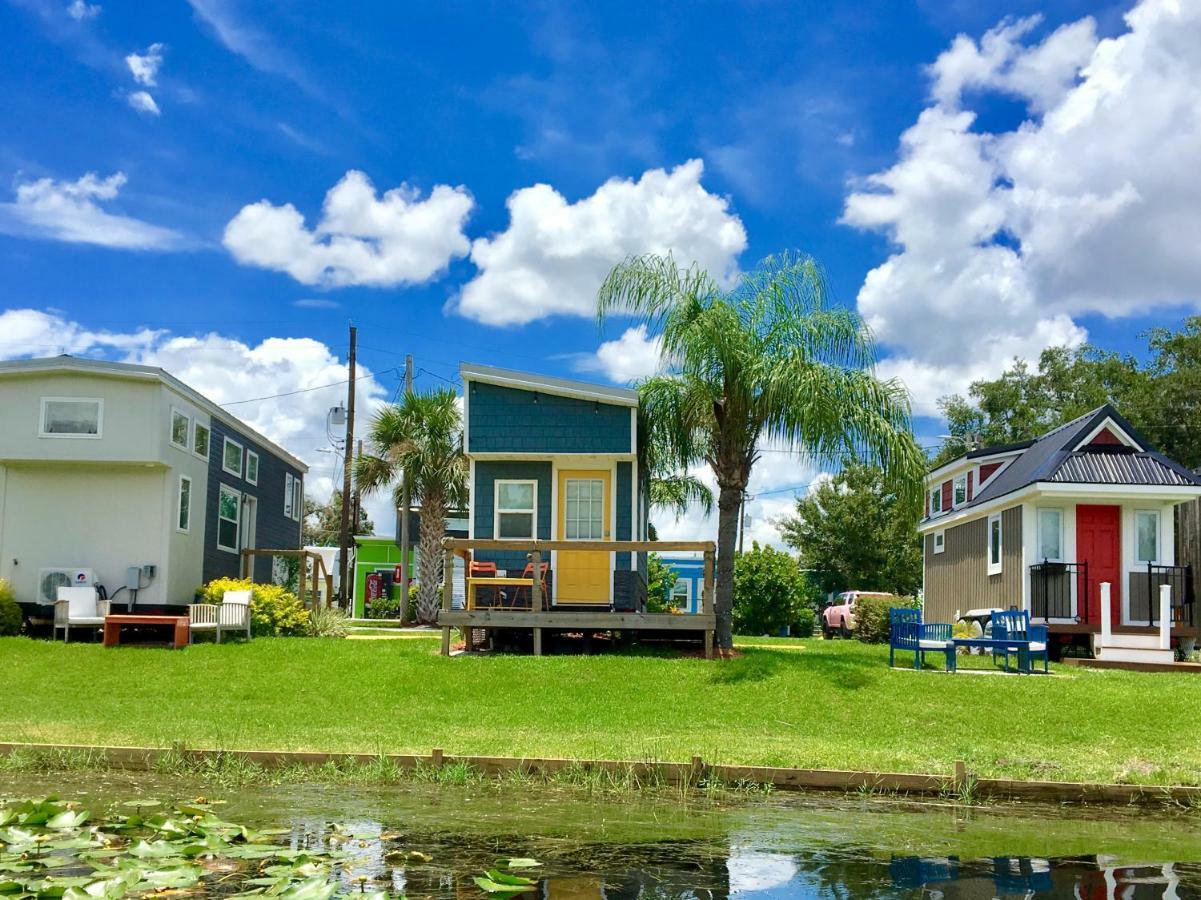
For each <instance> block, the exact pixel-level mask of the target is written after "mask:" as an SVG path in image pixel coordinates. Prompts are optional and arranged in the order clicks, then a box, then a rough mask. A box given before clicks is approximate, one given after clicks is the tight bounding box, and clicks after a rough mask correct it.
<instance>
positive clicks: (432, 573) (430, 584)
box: [417, 497, 446, 625]
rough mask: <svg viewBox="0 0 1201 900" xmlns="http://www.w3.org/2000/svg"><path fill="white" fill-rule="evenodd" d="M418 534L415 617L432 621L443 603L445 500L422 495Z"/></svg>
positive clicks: (435, 619)
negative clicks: (440, 500)
mask: <svg viewBox="0 0 1201 900" xmlns="http://www.w3.org/2000/svg"><path fill="white" fill-rule="evenodd" d="M418 530H419V531H420V536H419V537H418V540H417V546H418V550H417V552H418V555H419V556H420V559H419V560H418V568H419V571H418V575H417V621H418V623H420V624H421V625H433V624H435V623H436V622H437V621H438V610H439V609H440V608H441V606H442V556H443V554H442V535H443V532H445V530H446V506H445V504H443V503H441V502H439V501H438V500H434V501H432V502H431V500H430V498H428V497H425V498H423V499H422V502H421V519H420V528H419V529H418Z"/></svg>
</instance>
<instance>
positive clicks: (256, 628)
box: [200, 578, 309, 637]
mask: <svg viewBox="0 0 1201 900" xmlns="http://www.w3.org/2000/svg"><path fill="white" fill-rule="evenodd" d="M247 589H249V590H250V633H251V634H253V635H254V636H255V637H293V636H296V635H304V634H308V626H309V611H308V610H307V609H305V608H304V606H302V605H301V603H300V601H299V600H298V599H296V595H295V594H293V593H291V592H290V591H288V590H287V589H286V588H283V587H280V586H279V585H275V584H252V583H251V581H250V580H249V579H247V578H217V579H215V580H213V581H210V582H209V583H208V584H206V585H205V586H204V587H203V588H201V589H200V596H201V598H202V602H204V603H220V602H221V601H222V598H224V597H225V592H226V591H244V590H247Z"/></svg>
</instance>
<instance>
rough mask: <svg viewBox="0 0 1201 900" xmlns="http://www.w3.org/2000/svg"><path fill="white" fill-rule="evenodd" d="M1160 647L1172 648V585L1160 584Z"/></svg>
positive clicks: (1162, 648)
mask: <svg viewBox="0 0 1201 900" xmlns="http://www.w3.org/2000/svg"><path fill="white" fill-rule="evenodd" d="M1159 649H1160V650H1171V649H1172V586H1171V585H1170V584H1161V585H1160V586H1159Z"/></svg>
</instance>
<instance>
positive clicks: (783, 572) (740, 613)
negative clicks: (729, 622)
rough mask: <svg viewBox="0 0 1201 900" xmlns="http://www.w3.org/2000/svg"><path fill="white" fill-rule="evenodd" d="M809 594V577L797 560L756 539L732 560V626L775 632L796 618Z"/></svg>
mask: <svg viewBox="0 0 1201 900" xmlns="http://www.w3.org/2000/svg"><path fill="white" fill-rule="evenodd" d="M808 594H809V583H808V580H807V579H806V578H805V573H804V572H802V571H801V569H800V567H799V566H798V565H797V563H796V560H795V559H793V558H792V557H791V556H789V555H788V554H787V553H784V552H783V551H780V550H775V549H773V548H771V547H760V546H759V544H758V542H756V543H754V544H753V545H752V547H751V550H750V551H749V552H747V553H743V554H741V555H740V556H739V557H738V558H737V560H735V562H734V629H735V631H737V632H738V633H740V634H775V633H776V632H778V631H779V630H780V629H782V628H784V627H785V626H788V625H792V624H794V623H797V622H798V617H799V616H800V611H801V610H802V609H806V608H807V602H806V601H807V598H808ZM810 633H812V632H810Z"/></svg>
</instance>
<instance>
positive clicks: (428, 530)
mask: <svg viewBox="0 0 1201 900" xmlns="http://www.w3.org/2000/svg"><path fill="white" fill-rule="evenodd" d="M367 451H368V452H367V453H366V454H365V455H363V456H360V457H359V459H358V460H357V462H356V463H355V477H356V479H357V480H358V485H359V487H360V489H361V490H362V491H363V492H364V493H368V494H369V493H374V492H376V491H380V490H383V489H385V488H387V487H388V486H393V488H394V493H395V497H396V505H397V507H398V508H399V507H400V505H401V499H400V498H401V496H402V487H401V485H402V484H404V483H407V484H408V486H409V495H410V497H411V498H412V500H413V502H415V503H417V504H419V505H420V507H421V513H420V518H419V529H418V530H419V536H418V539H417V547H418V556H419V557H420V563H419V567H418V574H417V621H419V622H422V623H424V624H433V623H434V622H436V621H437V619H438V606H439V602H438V601H439V585H440V584H441V582H442V535H443V533H444V532H445V529H446V511H447V510H448V509H452V508H453V509H458V508H461V507H463V506H464V505H466V503H467V457H466V456H464V455H463V420H462V415H461V414H460V412H459V406H458V403H457V402H456V400H455V392H454V390H453V389H451V388H445V389H443V390H436V391H430V392H428V393H420V394H419V393H415V392H413V391H406V392H405V395H404V397H403V399H402V400H401V401H400V403H395V404H389V405H388V406H385V407H384V408H383V409H381V410H380V411H379V412H378V413H377V414H376V415H375V417H374V418H373V419H372V420H371V425H370V426H369V428H368V431H367Z"/></svg>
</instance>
